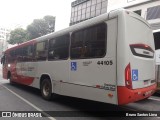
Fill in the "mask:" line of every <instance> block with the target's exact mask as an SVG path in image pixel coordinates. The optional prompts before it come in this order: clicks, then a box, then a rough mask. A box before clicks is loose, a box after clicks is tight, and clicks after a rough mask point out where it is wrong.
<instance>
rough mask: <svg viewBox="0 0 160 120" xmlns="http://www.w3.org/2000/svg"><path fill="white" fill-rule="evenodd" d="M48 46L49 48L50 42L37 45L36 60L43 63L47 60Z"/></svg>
mask: <svg viewBox="0 0 160 120" xmlns="http://www.w3.org/2000/svg"><path fill="white" fill-rule="evenodd" d="M47 46H48V41H43V42H39V43H37V44H36V50H35V58H36V60H40V61H42V60H46V59H47Z"/></svg>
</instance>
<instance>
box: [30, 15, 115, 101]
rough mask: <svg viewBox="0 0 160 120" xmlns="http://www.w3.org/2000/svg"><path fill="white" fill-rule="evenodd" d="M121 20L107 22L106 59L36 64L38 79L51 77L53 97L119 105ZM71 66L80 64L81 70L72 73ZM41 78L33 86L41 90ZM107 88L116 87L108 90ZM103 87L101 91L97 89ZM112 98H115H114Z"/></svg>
mask: <svg viewBox="0 0 160 120" xmlns="http://www.w3.org/2000/svg"><path fill="white" fill-rule="evenodd" d="M117 22H118V21H117V18H115V19H111V20H108V21H106V25H107V40H106V45H107V47H106V48H107V49H106V56H105V57H104V58H96V59H81V60H61V61H46V62H43V64H42V63H41V62H35V63H34V64H36V65H34V66H37V74H36V76H39V77H40V76H41V75H42V74H47V75H49V76H50V77H51V80H52V86H53V87H52V88H53V93H57V94H61V95H66V96H73V97H78V98H84V99H90V100H95V101H101V102H107V103H112V104H117V87H116V86H117V81H116V80H117V78H116V41H117ZM98 61H112V64H111V65H98V64H97V62H98ZM71 62H76V63H77V70H76V71H71ZM39 77H37V78H36V79H37V80H35V81H34V82H33V83H32V85H31V86H33V87H36V88H37V87H39V85H40V83H39V80H38V79H40V78H39ZM106 85H110V86H113V87H114V90H107V89H108V88H104V87H107V86H106ZM97 86H99V87H100V88H97ZM108 94H111V95H113V96H112V97H111V96H110V97H109V95H108Z"/></svg>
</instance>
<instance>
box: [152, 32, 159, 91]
mask: <svg viewBox="0 0 160 120" xmlns="http://www.w3.org/2000/svg"><path fill="white" fill-rule="evenodd" d="M153 36H154V42H155V55H156V80H157V93H160V41H159V40H160V29H158V30H153Z"/></svg>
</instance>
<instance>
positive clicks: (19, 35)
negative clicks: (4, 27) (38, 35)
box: [8, 28, 28, 44]
mask: <svg viewBox="0 0 160 120" xmlns="http://www.w3.org/2000/svg"><path fill="white" fill-rule="evenodd" d="M27 40H28V34H27V31H26V30H24V29H23V28H16V29H15V30H13V31H11V33H10V39H9V40H8V42H9V44H20V43H22V42H25V41H27Z"/></svg>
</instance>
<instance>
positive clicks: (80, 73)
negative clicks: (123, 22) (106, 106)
mask: <svg viewBox="0 0 160 120" xmlns="http://www.w3.org/2000/svg"><path fill="white" fill-rule="evenodd" d="M116 39H117V19H116V18H115V19H112V20H109V21H107V22H104V23H101V24H97V25H95V26H91V27H88V28H86V29H82V30H79V31H76V32H74V33H72V37H71V61H70V83H73V84H75V86H76V88H74V90H75V91H76V92H75V91H69V92H70V94H73V96H76V97H82V98H86V99H91V100H97V101H102V102H108V103H113V104H116V102H117V101H116V100H117V93H116ZM77 93H78V94H77Z"/></svg>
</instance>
